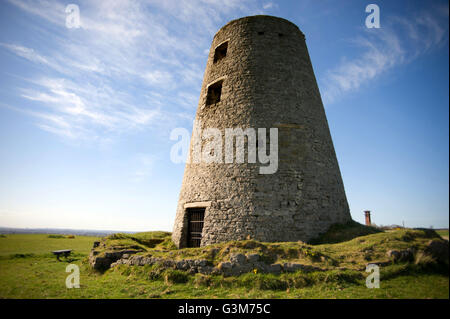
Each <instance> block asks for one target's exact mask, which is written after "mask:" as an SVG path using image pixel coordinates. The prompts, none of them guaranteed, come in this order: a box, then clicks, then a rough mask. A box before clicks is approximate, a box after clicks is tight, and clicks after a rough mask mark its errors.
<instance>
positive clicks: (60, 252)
mask: <svg viewBox="0 0 450 319" xmlns="http://www.w3.org/2000/svg"><path fill="white" fill-rule="evenodd" d="M71 252H72V249H62V250H55V251H52V253H53V254H54V255H56V259H58V260H59V256H61V255H63V256H64V257H66V258H67V257H68V256H69V255H70V253H71Z"/></svg>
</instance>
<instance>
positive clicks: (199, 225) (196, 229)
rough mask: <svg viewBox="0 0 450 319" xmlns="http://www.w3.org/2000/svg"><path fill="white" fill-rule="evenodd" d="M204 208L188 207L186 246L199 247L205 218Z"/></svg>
mask: <svg viewBox="0 0 450 319" xmlns="http://www.w3.org/2000/svg"><path fill="white" fill-rule="evenodd" d="M205 209H206V208H204V207H202V208H188V209H187V217H188V240H187V246H188V247H200V244H201V242H202V231H203V220H204V218H205Z"/></svg>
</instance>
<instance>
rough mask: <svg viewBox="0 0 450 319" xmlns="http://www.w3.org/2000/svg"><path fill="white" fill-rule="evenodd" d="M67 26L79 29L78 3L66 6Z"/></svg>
mask: <svg viewBox="0 0 450 319" xmlns="http://www.w3.org/2000/svg"><path fill="white" fill-rule="evenodd" d="M65 11H66V14H67V15H66V27H67V28H68V29H72V28H75V29H78V28H79V27H80V26H81V24H80V7H78V5H76V4H73V3H71V4H68V5H67V7H66V10H65Z"/></svg>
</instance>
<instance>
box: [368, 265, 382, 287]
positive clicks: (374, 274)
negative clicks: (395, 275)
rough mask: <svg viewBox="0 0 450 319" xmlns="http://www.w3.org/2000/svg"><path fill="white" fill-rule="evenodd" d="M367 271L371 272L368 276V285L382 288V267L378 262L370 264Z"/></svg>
mask: <svg viewBox="0 0 450 319" xmlns="http://www.w3.org/2000/svg"><path fill="white" fill-rule="evenodd" d="M366 272H368V273H370V274H369V275H368V276H367V278H366V287H367V288H380V267H379V266H378V265H376V264H368V265H367V266H366Z"/></svg>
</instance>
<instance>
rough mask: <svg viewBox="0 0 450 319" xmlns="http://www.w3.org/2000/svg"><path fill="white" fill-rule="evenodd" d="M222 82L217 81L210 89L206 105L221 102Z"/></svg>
mask: <svg viewBox="0 0 450 319" xmlns="http://www.w3.org/2000/svg"><path fill="white" fill-rule="evenodd" d="M222 83H223V80H222V81H217V82H216V83H213V84H211V85H210V86H209V87H208V94H207V95H206V105H211V104H215V103H217V102H220V95H221V94H222Z"/></svg>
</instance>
